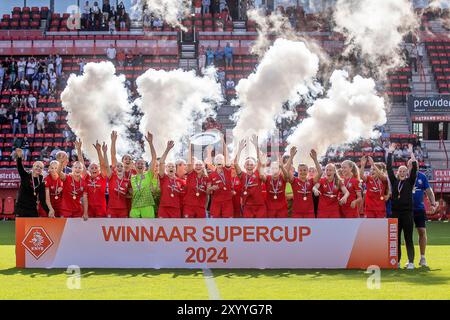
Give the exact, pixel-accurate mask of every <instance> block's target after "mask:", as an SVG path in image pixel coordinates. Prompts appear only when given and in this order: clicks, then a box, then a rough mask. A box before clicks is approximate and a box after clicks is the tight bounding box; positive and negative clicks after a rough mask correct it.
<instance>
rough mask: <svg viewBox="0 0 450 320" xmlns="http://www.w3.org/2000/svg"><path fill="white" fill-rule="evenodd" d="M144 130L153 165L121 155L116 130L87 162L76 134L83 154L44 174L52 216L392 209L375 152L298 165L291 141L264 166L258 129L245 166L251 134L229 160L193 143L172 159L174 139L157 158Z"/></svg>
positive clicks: (327, 214) (329, 213)
mask: <svg viewBox="0 0 450 320" xmlns="http://www.w3.org/2000/svg"><path fill="white" fill-rule="evenodd" d="M145 138H146V140H147V142H148V144H149V147H150V151H151V155H152V160H151V162H150V166H149V169H148V170H146V162H145V161H144V160H143V159H138V160H136V161H134V162H133V160H132V157H131V156H129V155H125V156H123V157H122V161H121V162H120V161H117V159H116V140H117V133H116V132H113V133H112V135H111V150H110V151H111V152H110V153H111V163H110V162H109V160H108V147H107V145H106V144H105V143H103V145H100V144H99V143H96V144H95V145H94V147H95V149H96V151H97V155H98V159H99V161H98V163H91V164H90V165H89V167H88V169H87V170H86V169H85V167H84V165H83V164H84V159H83V156H82V150H81V147H82V143H81V141H77V142H76V148H77V151H78V157H79V159H78V160H79V161H76V162H74V163H73V164H72V167H71V170H70V169H68V168H66V166H67V164H68V157H67V155H66V154H65V153H64V152H61V153H59V154H58V155H57V160H55V161H52V162H51V163H50V165H49V168H48V176H47V177H46V178H45V203H46V205H47V207H48V216H49V217H65V218H71V217H74V218H76V217H83V218H84V219H88V218H98V217H102V218H104V217H111V218H126V217H131V218H155V217H159V218H182V217H183V218H206V217H207V216H209V217H210V218H233V217H234V218H238V217H243V218H287V217H292V218H315V217H317V218H358V217H360V211H361V208H362V207H363V208H364V212H365V216H366V217H368V218H385V217H386V205H385V203H386V201H387V200H388V198H389V195H390V192H389V187H388V185H389V184H388V178H387V173H386V168H385V165H384V163H374V161H373V160H372V159H371V158H370V157H363V158H362V159H361V167H360V168H358V167H357V166H356V164H355V163H354V162H352V161H349V160H346V161H344V162H342V164H341V166H340V168H339V169H338V170H337V168H336V166H335V165H334V164H328V165H326V166H325V169H324V170H323V171H322V168H321V166H320V164H319V162H318V160H317V154H316V152H315V151H314V150H311V152H310V156H311V158H312V160H313V161H314V163H315V167H308V166H307V165H306V164H299V165H298V167H297V172H295V168H294V166H293V159H294V157H295V155H296V153H297V149H296V148H295V147H292V148H291V149H290V150H289V155H288V156H285V157H284V158H283V159H281V158H279V159H278V161H274V162H272V163H271V164H270V165H269V166H268V167H265V165H264V164H265V163H266V161H262V159H264V158H265V157H264V155H263V154H262V153H261V152H260V150H259V145H258V137H256V136H253V137H251V139H250V143H251V144H252V145H253V147H254V148H255V151H256V154H257V157H256V158H253V157H248V158H246V159H244V167H243V168H241V166H240V164H239V163H240V160H241V153H242V151H243V150H244V149H245V148H246V147H247V145H246V141H245V140H243V141H241V142H240V143H239V146H238V149H237V152H236V157H235V159H234V162H233V163H232V164H229V163H228V162H227V153H226V151H224V154H218V155H216V156H215V157H214V158H213V159H211V157H210V158H209V159H207V160H205V161H201V160H196V159H194V157H193V156H192V148H190V150H191V151H190V152H189V157H188V158H189V160H188V162H187V163H186V162H185V161H182V160H179V161H176V162H168V161H166V159H167V156H168V154H169V152H170V151H171V149H172V148H173V147H174V142H173V141H169V142H168V143H167V147H166V149H165V151H164V153H163V154H162V155H161V157H160V158H159V161H157V156H156V151H155V148H154V146H153V136H152V134H150V133H148V134H147V135H146V137H145ZM224 149H226V148H224ZM366 163H367V164H369V165H370V167H371V171H370V174H369V175H364V168H365V166H366ZM68 171H70V173H67V172H68ZM363 184H364V186H365V188H364V190H365V192H363ZM107 187H108V201H107V199H106V197H105V194H106V193H107ZM288 203H289V207H290V208H288ZM42 207H43V206H41V209H40V210H39V213H40V215H41V216H46V215H47V210H43V208H42ZM207 213H209V215H207Z"/></svg>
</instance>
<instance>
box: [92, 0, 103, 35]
mask: <svg viewBox="0 0 450 320" xmlns="http://www.w3.org/2000/svg"><path fill="white" fill-rule="evenodd" d="M91 14H92V15H93V19H92V20H93V22H94V24H93V29H94V30H98V29H100V22H101V18H102V12H101V10H100V7H99V6H98V2H97V1H95V2H94V5H93V6H92V8H91Z"/></svg>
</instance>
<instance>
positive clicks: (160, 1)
mask: <svg viewBox="0 0 450 320" xmlns="http://www.w3.org/2000/svg"><path fill="white" fill-rule="evenodd" d="M135 1H136V4H135V5H134V6H133V7H132V10H131V11H132V15H133V16H134V17H136V16H138V17H140V16H142V14H143V13H144V12H146V13H147V14H151V15H153V16H154V17H157V18H159V19H161V20H163V21H165V22H167V23H168V24H170V25H171V26H172V27H180V28H181V29H183V30H185V27H184V26H183V25H182V24H181V19H182V18H184V17H185V16H187V15H189V14H190V13H191V4H192V1H191V0H135ZM144 6H146V9H145V10H143V7H144Z"/></svg>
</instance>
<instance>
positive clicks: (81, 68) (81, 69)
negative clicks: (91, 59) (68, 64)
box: [78, 58, 86, 74]
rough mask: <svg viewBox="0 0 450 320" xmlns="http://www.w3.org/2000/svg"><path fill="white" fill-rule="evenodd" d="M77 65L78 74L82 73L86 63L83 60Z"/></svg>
mask: <svg viewBox="0 0 450 320" xmlns="http://www.w3.org/2000/svg"><path fill="white" fill-rule="evenodd" d="M78 65H79V66H80V74H83V73H84V66H85V65H86V61H85V60H84V58H81V59H80V62H79V63H78Z"/></svg>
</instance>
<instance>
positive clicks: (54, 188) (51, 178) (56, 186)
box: [45, 160, 63, 218]
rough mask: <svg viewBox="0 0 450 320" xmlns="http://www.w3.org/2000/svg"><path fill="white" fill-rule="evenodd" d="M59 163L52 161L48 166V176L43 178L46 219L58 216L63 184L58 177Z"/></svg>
mask: <svg viewBox="0 0 450 320" xmlns="http://www.w3.org/2000/svg"><path fill="white" fill-rule="evenodd" d="M58 167H59V162H58V161H56V160H53V161H52V162H50V165H49V166H48V176H47V177H45V202H46V203H47V207H48V209H49V212H48V217H49V218H54V217H59V216H60V211H61V202H62V197H61V193H62V191H63V182H62V181H61V179H60V177H59V175H58Z"/></svg>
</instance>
